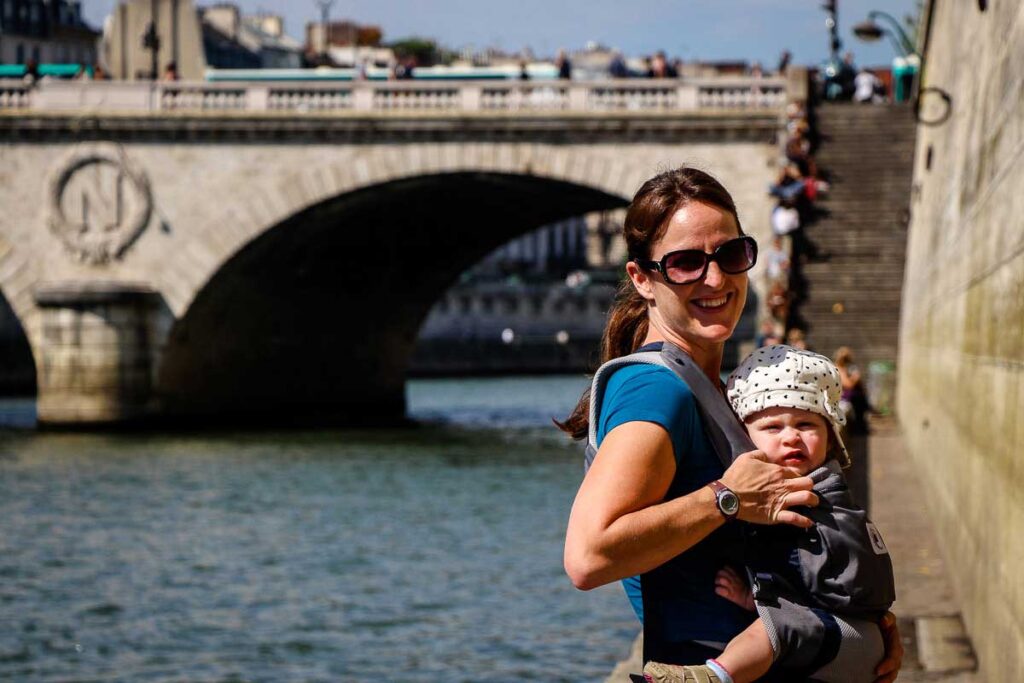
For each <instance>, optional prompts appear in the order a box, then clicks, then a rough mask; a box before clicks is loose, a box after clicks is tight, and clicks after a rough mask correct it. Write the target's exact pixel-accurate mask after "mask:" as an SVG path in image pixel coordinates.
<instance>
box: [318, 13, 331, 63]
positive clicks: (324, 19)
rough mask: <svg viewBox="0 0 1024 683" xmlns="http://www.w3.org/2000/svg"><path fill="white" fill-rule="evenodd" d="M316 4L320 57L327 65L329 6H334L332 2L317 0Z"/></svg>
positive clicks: (329, 22)
mask: <svg viewBox="0 0 1024 683" xmlns="http://www.w3.org/2000/svg"><path fill="white" fill-rule="evenodd" d="M316 4H317V5H318V6H319V7H320V57H321V59H322V60H323V62H324V63H327V53H328V51H329V50H330V47H331V41H330V37H329V35H328V33H329V32H330V26H331V5H333V4H334V0H317V2H316Z"/></svg>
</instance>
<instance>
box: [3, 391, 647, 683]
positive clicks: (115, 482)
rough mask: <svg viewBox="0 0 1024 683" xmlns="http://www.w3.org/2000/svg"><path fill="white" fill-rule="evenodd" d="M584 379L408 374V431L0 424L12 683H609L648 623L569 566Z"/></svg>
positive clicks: (9, 406) (21, 415) (22, 410)
mask: <svg viewBox="0 0 1024 683" xmlns="http://www.w3.org/2000/svg"><path fill="white" fill-rule="evenodd" d="M584 384H585V380H584V379H583V378H580V377H545V378H515V379H484V380H421V381H414V382H411V383H410V385H409V389H408V394H409V404H410V412H411V414H412V415H413V417H416V418H418V419H419V420H421V421H422V425H421V426H420V427H418V428H413V429H408V430H400V431H386V432H385V431H366V432H359V431H324V432H314V431H309V432H287V433H260V434H213V435H211V434H208V433H207V434H200V435H180V434H179V435H116V436H113V435H106V436H104V435H81V434H37V433H34V432H31V431H24V430H12V429H7V430H4V431H0V520H2V521H0V524H2V527H0V529H2V531H0V679H2V680H17V681H36V680H38V681H69V680H75V681H94V680H103V681H108V680H124V681H225V682H227V681H284V680H287V681H442V680H443V681H446V682H447V681H528V680H545V681H595V680H601V679H602V677H603V676H605V675H606V674H607V673H608V672H609V671H610V669H611V668H612V666H613V665H614V662H615V661H616V660H617V659H620V658H622V657H624V656H625V654H626V652H627V651H628V648H629V644H630V642H631V640H632V639H633V637H634V636H635V634H636V631H637V629H638V626H637V623H636V621H635V618H634V617H633V616H632V614H631V612H630V611H629V609H628V606H627V603H626V600H625V598H624V596H623V595H622V592H621V589H620V588H619V587H618V586H617V585H613V586H607V587H605V588H602V589H598V590H595V591H591V592H589V593H581V592H579V591H576V590H575V589H574V588H573V587H572V586H571V584H570V583H569V581H568V579H567V578H566V577H565V574H564V572H563V570H562V566H561V551H562V541H563V534H564V530H565V522H566V519H567V517H568V512H569V507H570V505H571V502H572V497H573V494H574V492H575V489H576V487H577V486H578V484H579V480H580V477H581V475H582V466H581V460H582V456H581V452H580V449H579V447H578V446H577V445H573V444H568V443H566V441H565V440H564V439H563V438H562V437H561V436H560V435H559V434H558V433H557V432H556V431H555V430H554V429H553V428H551V427H550V426H549V425H550V418H551V416H552V415H558V416H562V415H565V414H566V412H567V411H568V410H569V409H570V408H571V406H572V405H573V403H574V401H575V399H576V398H577V397H578V395H579V392H580V390H581V389H582V387H583V385H584ZM30 405H31V404H30V403H25V402H20V403H19V402H13V403H12V402H7V403H5V404H4V405H3V406H0V414H2V416H3V417H2V418H0V419H3V420H6V421H7V422H8V423H10V422H15V423H17V422H24V420H25V416H26V415H27V414H30V412H31V411H30Z"/></svg>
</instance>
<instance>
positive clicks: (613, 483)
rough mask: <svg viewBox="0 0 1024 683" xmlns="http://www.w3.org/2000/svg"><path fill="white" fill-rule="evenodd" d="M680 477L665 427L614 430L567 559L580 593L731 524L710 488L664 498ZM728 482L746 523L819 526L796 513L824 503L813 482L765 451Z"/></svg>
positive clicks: (586, 491)
mask: <svg viewBox="0 0 1024 683" xmlns="http://www.w3.org/2000/svg"><path fill="white" fill-rule="evenodd" d="M674 476H675V458H674V456H673V451H672V442H671V440H670V438H669V435H668V432H666V431H665V429H664V428H663V427H661V426H660V425H657V424H654V423H651V422H627V423H625V424H622V425H619V426H618V427H616V428H614V429H613V430H612V431H611V432H609V433H608V435H607V436H606V437H605V438H604V441H603V442H602V443H601V448H600V449H599V450H598V454H597V457H596V458H595V459H594V463H593V465H592V466H591V468H590V470H589V472H588V473H587V476H586V477H585V478H584V480H583V484H582V485H581V486H580V490H579V492H578V493H577V494H576V501H575V502H574V503H573V508H572V513H571V514H570V515H569V527H568V530H567V532H566V538H565V557H564V561H565V570H566V572H567V573H568V574H569V577H570V578H571V579H572V582H573V584H574V585H575V586H576V587H577V588H581V589H583V590H589V589H591V588H595V587H597V586H601V585H604V584H606V583H610V582H612V581H615V580H618V579H622V578H625V577H627V576H634V575H636V574H640V573H643V572H646V571H649V570H651V569H653V568H655V567H657V566H659V565H661V564H664V563H665V562H666V561H668V560H670V559H671V558H673V557H675V556H676V555H679V554H680V553H682V552H684V551H685V550H687V549H689V548H690V547H692V546H693V545H695V544H697V543H698V542H700V541H701V540H703V539H704V538H705V537H706V536H707V535H708V534H710V533H711V532H712V531H714V530H715V529H717V528H718V527H719V526H721V525H722V524H723V523H724V517H723V516H722V514H721V513H720V512H719V511H718V508H717V506H716V505H715V496H714V493H712V491H711V490H710V489H708V488H701V489H698V490H697V491H694V492H693V493H690V494H688V495H685V496H682V497H680V498H675V499H673V500H670V501H664V498H665V494H666V493H667V492H668V487H669V485H670V484H671V483H672V479H673V477H674ZM722 482H723V483H724V484H725V485H726V486H728V487H729V488H731V489H732V490H733V491H734V492H735V493H736V494H737V496H739V498H740V514H739V516H740V518H741V519H744V520H747V521H752V522H756V523H761V524H773V523H788V524H795V525H797V526H805V527H806V526H810V524H811V522H810V520H808V519H807V518H805V517H803V516H801V515H798V514H797V513H795V512H792V511H791V510H789V509H788V508H790V507H792V506H794V505H815V504H817V497H816V496H815V495H814V494H813V493H812V492H811V490H810V489H811V485H812V482H811V480H810V479H809V478H807V477H801V476H800V475H799V473H797V472H796V471H795V470H791V469H789V468H784V467H779V466H777V465H771V464H769V463H767V462H765V461H764V456H763V455H760V454H757V452H755V453H751V454H744V455H742V456H740V457H739V458H737V460H736V462H734V463H733V465H732V466H731V467H730V468H729V469H728V470H727V471H726V473H725V475H724V476H723V477H722ZM663 501H664V502H663Z"/></svg>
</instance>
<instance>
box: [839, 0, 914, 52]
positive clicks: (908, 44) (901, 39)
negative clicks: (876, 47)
mask: <svg viewBox="0 0 1024 683" xmlns="http://www.w3.org/2000/svg"><path fill="white" fill-rule="evenodd" d="M878 19H885V21H886V23H888V24H889V25H890V26H892V30H890V29H886V28H885V27H883V26H879V25H878V23H877V20H878ZM853 33H854V34H855V35H856V36H857V37H858V38H860V39H861V40H865V41H869V42H870V41H875V40H878V39H879V38H881V37H882V35H888V36H889V38H890V39H891V40H892V41H893V45H895V46H896V51H897V52H899V53H900V54H901V55H902V56H904V57H909V56H910V55H916V54H917V48H916V46H915V45H914V41H912V40H911V39H910V37H909V36H908V35H907V33H906V31H904V30H903V27H901V26H900V22H898V21H896V19H895V18H893V16H892V15H891V14H886V13H885V12H879V11H877V10H872V11H871V12H868V18H867V20H866V21H862V22H861V23H859V24H857V25H856V26H854V27H853Z"/></svg>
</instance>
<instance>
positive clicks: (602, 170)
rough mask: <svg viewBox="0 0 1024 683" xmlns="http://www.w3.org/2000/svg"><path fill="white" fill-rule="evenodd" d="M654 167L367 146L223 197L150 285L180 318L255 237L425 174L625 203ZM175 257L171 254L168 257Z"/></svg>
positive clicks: (458, 146) (608, 154) (602, 155)
mask: <svg viewBox="0 0 1024 683" xmlns="http://www.w3.org/2000/svg"><path fill="white" fill-rule="evenodd" d="M657 170H658V169H656V168H654V167H652V166H651V165H650V164H649V163H644V162H640V161H639V160H637V159H636V157H632V158H631V157H630V156H629V155H621V156H620V155H616V154H615V153H614V151H613V150H609V149H607V148H605V149H591V148H588V147H586V146H579V145H565V146H562V145H553V144H533V143H500V142H499V143H493V142H492V143H487V142H480V143H445V144H442V143H437V144H429V143H428V144H407V145H386V146H372V147H368V148H367V149H365V150H362V151H358V152H356V153H355V154H354V155H351V156H345V157H344V158H342V159H339V160H338V161H337V162H336V163H333V164H330V165H327V166H322V167H318V168H304V169H302V170H300V171H297V172H294V173H290V174H288V175H286V176H283V177H281V178H280V179H279V180H278V181H277V182H275V183H273V184H261V185H253V186H250V187H247V188H245V189H243V190H242V191H241V192H238V193H237V194H234V195H233V196H231V197H224V198H223V202H222V204H221V208H220V210H219V211H216V212H213V213H210V214H208V215H206V216H205V217H204V220H203V222H202V223H201V224H200V225H198V226H197V229H194V230H191V231H190V235H191V236H190V237H189V239H188V241H187V242H186V243H185V244H184V245H183V246H182V247H181V248H180V249H178V250H176V253H177V254H179V255H180V258H183V259H186V260H187V261H188V263H187V265H185V264H181V265H180V266H179V267H173V266H172V267H169V268H166V269H163V270H162V271H161V272H160V273H158V274H157V277H158V281H157V282H156V283H155V284H156V285H157V287H158V288H159V289H160V291H161V292H162V293H163V295H164V298H165V300H166V301H167V304H168V306H169V307H170V309H171V311H172V312H173V313H174V314H175V315H176V316H181V315H184V313H185V311H186V310H187V309H188V308H189V306H190V305H191V304H192V300H193V298H194V297H195V296H196V295H197V294H198V293H199V292H200V291H201V290H202V288H203V287H204V286H205V285H206V283H207V281H208V280H209V279H210V278H211V277H213V275H214V274H215V273H216V272H217V270H218V269H219V268H220V267H221V266H222V265H223V264H225V263H226V262H227V261H228V260H230V259H231V258H232V257H233V256H234V255H235V254H236V253H238V252H239V251H240V250H241V249H242V248H244V247H245V246H246V245H247V244H249V243H250V242H252V241H253V240H255V239H257V238H258V237H259V236H260V235H262V234H263V233H265V232H267V231H268V230H271V229H273V228H275V227H277V226H280V225H281V224H283V223H286V222H287V221H288V220H289V218H291V217H293V216H296V215H299V214H302V213H303V212H304V211H307V210H309V209H311V208H313V207H315V206H318V205H323V204H325V203H327V202H330V201H331V200H332V199H334V198H336V197H340V196H344V195H348V194H352V193H358V192H360V191H363V190H366V189H368V188H373V187H379V186H383V185H386V184H388V183H392V182H396V181H405V180H414V179H417V178H423V177H431V176H444V175H449V176H457V175H472V174H481V173H482V174H493V175H503V176H517V177H518V176H521V177H528V178H537V179H542V180H547V181H553V182H561V183H564V184H567V185H571V186H579V187H585V188H590V189H592V190H595V191H597V192H601V193H604V194H607V195H610V196H613V197H617V198H619V199H620V200H622V202H628V200H629V198H631V197H632V196H633V194H634V193H635V192H636V190H637V189H638V188H639V187H640V185H641V184H642V183H643V182H644V181H645V180H646V179H647V178H649V177H650V176H651V175H652V174H653V173H654V172H656V171H657ZM172 258H173V257H172Z"/></svg>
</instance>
